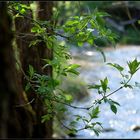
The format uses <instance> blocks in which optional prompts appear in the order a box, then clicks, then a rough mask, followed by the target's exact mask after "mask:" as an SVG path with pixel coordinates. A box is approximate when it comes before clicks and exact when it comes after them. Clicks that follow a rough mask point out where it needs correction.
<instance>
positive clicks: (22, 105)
mask: <svg viewBox="0 0 140 140" xmlns="http://www.w3.org/2000/svg"><path fill="white" fill-rule="evenodd" d="M34 100H35V98H33V99H32V100H31V101H30V102H28V103H25V104H20V105H15V106H14V107H24V106H27V105H29V104H31V103H33V101H34Z"/></svg>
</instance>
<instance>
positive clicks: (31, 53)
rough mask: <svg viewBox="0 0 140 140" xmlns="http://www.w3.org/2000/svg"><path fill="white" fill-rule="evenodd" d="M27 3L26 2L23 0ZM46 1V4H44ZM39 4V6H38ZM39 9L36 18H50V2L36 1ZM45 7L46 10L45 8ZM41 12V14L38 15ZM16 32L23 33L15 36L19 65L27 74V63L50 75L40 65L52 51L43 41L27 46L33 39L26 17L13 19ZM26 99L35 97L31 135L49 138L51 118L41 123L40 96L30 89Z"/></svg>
mask: <svg viewBox="0 0 140 140" xmlns="http://www.w3.org/2000/svg"><path fill="white" fill-rule="evenodd" d="M24 3H26V4H28V2H24ZM45 3H48V4H45ZM40 5H41V6H40ZM38 6H39V9H43V11H42V13H38V19H40V20H50V19H51V16H52V6H53V5H52V2H38ZM46 9H47V10H46ZM40 14H42V15H40ZM26 16H27V17H29V18H32V13H31V11H29V12H28V13H27V15H26ZM23 23H24V24H23ZM15 26H16V32H17V34H18V33H19V34H20V33H22V34H24V38H21V37H20V38H17V39H16V42H17V46H18V48H19V51H20V60H21V67H22V70H23V71H24V72H25V74H28V68H29V64H30V65H32V66H33V67H34V69H35V70H36V72H37V73H39V74H46V75H50V76H52V68H51V67H49V68H48V69H46V70H45V71H43V70H42V66H43V65H44V63H43V62H42V58H47V59H52V57H53V56H52V54H53V51H52V50H50V49H48V48H47V47H46V46H45V44H44V43H43V42H41V43H40V44H39V45H36V46H33V47H30V48H29V44H30V41H31V40H32V39H33V38H32V37H30V36H28V33H30V30H31V21H30V20H29V19H27V18H24V19H23V18H18V19H16V20H15ZM21 83H22V84H23V85H26V83H27V80H26V79H25V77H24V75H23V74H22V81H21ZM27 95H28V100H29V101H30V100H32V99H35V101H34V102H33V103H32V104H31V106H32V108H33V110H34V112H35V123H34V126H33V134H32V137H35V138H51V137H52V133H53V131H52V120H50V121H49V122H47V123H41V116H42V115H44V114H46V113H47V112H46V111H44V109H43V103H42V100H41V99H40V98H38V96H37V95H36V93H35V91H33V90H30V91H29V92H28V94H27Z"/></svg>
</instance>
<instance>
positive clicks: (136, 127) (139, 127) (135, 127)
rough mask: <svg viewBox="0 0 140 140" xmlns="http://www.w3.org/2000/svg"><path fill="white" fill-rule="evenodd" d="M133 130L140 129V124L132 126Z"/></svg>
mask: <svg viewBox="0 0 140 140" xmlns="http://www.w3.org/2000/svg"><path fill="white" fill-rule="evenodd" d="M131 130H132V131H139V130H140V126H132V128H131Z"/></svg>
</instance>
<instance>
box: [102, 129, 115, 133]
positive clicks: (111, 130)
mask: <svg viewBox="0 0 140 140" xmlns="http://www.w3.org/2000/svg"><path fill="white" fill-rule="evenodd" d="M113 131H115V129H113V128H104V129H103V130H102V132H113Z"/></svg>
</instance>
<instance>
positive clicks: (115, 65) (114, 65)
mask: <svg viewBox="0 0 140 140" xmlns="http://www.w3.org/2000/svg"><path fill="white" fill-rule="evenodd" d="M107 65H110V66H112V67H114V68H116V69H117V70H119V71H120V72H121V71H123V70H124V68H123V67H122V66H120V65H119V64H116V63H114V64H113V63H107Z"/></svg>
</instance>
